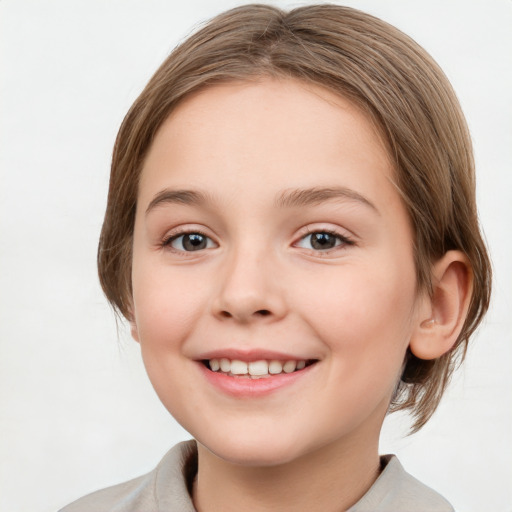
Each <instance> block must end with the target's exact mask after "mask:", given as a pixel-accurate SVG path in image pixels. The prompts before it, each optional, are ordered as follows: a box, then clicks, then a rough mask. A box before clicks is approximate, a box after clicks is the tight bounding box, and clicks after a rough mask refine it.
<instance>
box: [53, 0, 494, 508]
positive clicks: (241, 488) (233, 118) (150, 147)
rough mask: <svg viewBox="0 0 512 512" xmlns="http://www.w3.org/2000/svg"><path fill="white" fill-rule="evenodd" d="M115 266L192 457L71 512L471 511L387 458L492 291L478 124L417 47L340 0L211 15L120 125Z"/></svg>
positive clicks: (181, 452)
mask: <svg viewBox="0 0 512 512" xmlns="http://www.w3.org/2000/svg"><path fill="white" fill-rule="evenodd" d="M98 265H99V274H100V280H101V284H102V286H103V289H104V291H105V294H106V295H107V298H108V299H109V301H110V302H111V303H112V304H113V305H114V307H115V308H116V309H117V311H119V312H120V313H121V314H122V315H123V316H124V317H125V318H126V319H127V320H128V321H129V323H130V326H131V332H132V335H133V337H134V339H135V340H136V341H137V342H139V343H140V346H141V351H142V356H143V359H144V364H145V366H146V369H147V372H148V375H149V378H150V380H151V382H152V384H153V387H154V388H155V390H156V392H157V394H158V396H159V397H160V399H161V401H162V402H163V404H164V405H165V407H166V408H167V409H168V410H169V412H170V413H171V414H172V415H173V416H174V417H175V418H176V419H177V421H178V422H180V423H181V425H182V426H183V427H184V428H185V429H186V430H188V431H189V432H190V434H191V435H192V436H193V437H194V439H195V440H194V441H190V442H187V443H182V444H180V445H177V446H175V447H174V448H173V449H172V450H171V451H170V452H169V453H168V454H167V455H165V457H164V458H163V460H162V461H161V463H160V464H159V465H158V467H157V468H156V469H155V470H154V471H152V472H151V473H149V474H147V475H145V476H142V477H140V478H137V479H135V480H132V481H130V482H127V483H124V484H120V485H117V486H114V487H111V488H108V489H105V490H102V491H98V492H96V493H93V494H92V495H89V496H87V497H85V498H82V499H81V500H78V501H76V502H74V503H73V504H71V505H69V506H68V507H65V508H64V509H63V511H65V512H78V511H88V512H89V511H95V512H100V511H117V512H121V511H122V512H128V511H130V512H132V511H133V512H135V511H137V512H153V511H193V510H198V511H200V512H209V511H220V510H222V511H231V510H237V511H238V510H250V511H259V510H261V511H263V510H265V511H266V510H279V511H287V510H294V511H298V510H304V511H306V510H308V511H309V510H321V511H333V512H334V511H341V510H350V511H351V512H355V511H357V512H361V511H393V512H399V511H412V510H421V511H434V510H435V511H449V510H453V509H452V507H451V506H450V505H449V503H448V502H447V501H446V500H445V499H444V498H443V497H441V496H440V495H439V494H437V493H436V492H435V491H433V490H431V489H430V488H428V487H427V486H425V485H423V484H422V483H420V482H419V481H417V480H416V479H414V478H413V477H412V476H410V475H409V474H407V473H406V472H405V470H404V469H403V467H402V466H401V465H400V463H399V461H398V460H397V458H396V457H394V456H392V455H386V456H383V457H379V456H378V439H379V432H380V428H381V426H382V422H383V420H384V417H385V415H386V414H387V413H388V412H392V411H396V410H408V411H410V412H411V414H412V416H413V418H414V424H413V431H417V430H418V429H420V428H421V427H422V426H423V425H424V424H425V423H426V422H427V421H428V419H429V418H430V417H431V415H432V414H433V412H434V410H435V409H436V407H437V405H438V403H439V400H440V399H441V396H442V394H443V391H444V390H445V387H446V385H447V383H448V381H449V378H450V375H451V373H452V371H453V368H454V365H455V364H456V362H457V361H458V360H459V359H460V358H461V357H463V356H464V353H465V350H466V347H467V343H468V340H469V337H470V335H471V334H472V333H473V331H474V330H475V328H476V327H477V325H478V323H479V322H480V320H481V319H482V316H483V315H484V313H485V311H486V309H487V307H488V303H489V294H490V265H489V260H488V256H487V253H486V249H485V246H484V244H483V242H482V238H481V236H480V233H479V227H478V220H477V216H476V206H475V194H474V171H473V161H472V153H471V143H470V138H469V134H468V131H467V128H466V124H465V121H464V118H463V115H462V113H461V111H460V108H459V105H458V103H457V100H456V98H455V95H454V93H453V91H452V89H451V87H450V85H449V83H448V81H447V79H446V78H445V76H444V75H443V74H442V72H441V71H440V69H439V68H438V67H437V65H436V64H435V63H434V62H433V61H432V59H431V58H430V57H429V56H428V55H427V54H426V53H425V52H424V51H423V50H422V49H421V48H420V47H418V45H416V44H415V43H414V42H413V41H412V40H411V39H409V38H408V37H407V36H405V35H404V34H402V33H401V32H399V31H398V30H396V29H394V28H393V27H391V26H389V25H388V24H386V23H384V22H382V21H380V20H378V19H376V18H373V17H372V16H369V15H367V14H364V13H361V12H359V11H356V10H353V9H349V8H345V7H338V6H333V5H316V6H309V7H301V8H298V9H295V10H292V11H290V12H284V11H281V10H279V9H276V8H273V7H270V6H263V5H246V6H244V7H240V8H237V9H234V10H231V11H228V12H226V13H224V14H222V15H220V16H218V17H217V18H215V19H214V20H212V21H211V22H210V23H209V24H208V25H206V26H205V27H204V28H203V29H201V30H200V31H199V32H197V33H196V34H194V35H192V36H191V37H190V38H189V39H188V40H187V41H185V42H184V43H183V44H182V45H181V46H180V47H178V48H177V49H176V50H175V51H174V52H173V53H172V54H171V56H170V57H169V58H168V59H167V60H166V61H165V62H164V63H163V65H162V66H161V67H160V69H159V70H158V71H157V72H156V74H155V75H154V76H153V78H152V79H151V80H150V82H149V84H148V85H147V87H146V88H145V90H144V91H143V92H142V94H141V95H140V97H139V98H138V99H137V100H136V102H135V104H134V105H133V107H132V108H131V110H130V111H129V113H128V115H127V116H126V118H125V120H124V122H123V124H122V126H121V129H120V131H119V134H118V138H117V141H116V146H115V150H114V157H113V162H112V172H111V180H110V190H109V196H108V204H107V211H106V216H105V221H104V225H103V230H102V234H101V239H100V245H99V252H98Z"/></svg>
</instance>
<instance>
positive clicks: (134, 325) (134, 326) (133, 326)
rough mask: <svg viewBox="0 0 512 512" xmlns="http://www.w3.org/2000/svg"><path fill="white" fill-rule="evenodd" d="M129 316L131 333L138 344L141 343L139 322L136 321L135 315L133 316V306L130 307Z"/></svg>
mask: <svg viewBox="0 0 512 512" xmlns="http://www.w3.org/2000/svg"><path fill="white" fill-rule="evenodd" d="M128 313H129V316H128V318H127V319H128V322H129V323H130V333H131V335H132V338H133V339H134V340H135V341H136V342H137V343H140V340H139V330H138V328H137V322H136V321H135V315H134V314H133V304H132V305H131V306H130V310H129V312H128Z"/></svg>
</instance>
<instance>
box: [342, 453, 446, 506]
mask: <svg viewBox="0 0 512 512" xmlns="http://www.w3.org/2000/svg"><path fill="white" fill-rule="evenodd" d="M381 461H382V463H383V465H385V467H384V469H383V471H382V473H381V474H380V476H379V478H377V480H376V481H375V483H374V484H373V485H372V487H371V488H370V490H369V491H368V492H367V493H366V494H365V495H364V496H363V497H362V498H361V500H359V501H358V502H357V503H356V504H355V505H354V506H353V507H351V508H350V509H349V510H348V511H347V512H411V510H415V511H418V512H454V509H453V507H452V506H451V505H450V503H448V501H446V499H445V498H443V497H442V496H441V495H440V494H438V493H437V492H436V491H434V490H433V489H431V488H430V487H428V486H426V485H425V484H423V483H421V482H420V481H419V480H417V479H416V478H414V477H413V476H412V475H410V474H409V473H407V472H406V471H405V469H404V468H403V466H402V465H401V464H400V462H399V460H398V459H397V458H396V457H395V456H394V455H385V456H383V457H381Z"/></svg>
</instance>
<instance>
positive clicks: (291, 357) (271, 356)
mask: <svg viewBox="0 0 512 512" xmlns="http://www.w3.org/2000/svg"><path fill="white" fill-rule="evenodd" d="M222 358H226V359H230V360H234V359H236V360H237V361H245V362H250V361H260V360H263V359H264V360H268V361H272V360H277V361H305V360H311V359H316V358H312V357H302V356H298V355H296V354H287V353H285V352H279V351H276V350H267V349H256V348H253V349H247V350H241V349H238V348H225V349H217V350H211V351H208V352H204V353H202V354H201V355H200V356H199V357H197V360H205V359H222Z"/></svg>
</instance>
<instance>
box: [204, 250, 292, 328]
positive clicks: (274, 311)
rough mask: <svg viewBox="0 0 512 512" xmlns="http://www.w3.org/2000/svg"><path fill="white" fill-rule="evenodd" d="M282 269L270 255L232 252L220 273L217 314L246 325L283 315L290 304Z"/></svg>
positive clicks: (215, 309)
mask: <svg viewBox="0 0 512 512" xmlns="http://www.w3.org/2000/svg"><path fill="white" fill-rule="evenodd" d="M278 272H279V271H278V268H277V265H276V264H275V261H273V259H272V258H271V257H269V256H268V255H264V254H262V253H257V254H256V253H254V251H245V252H244V251H238V252H237V253H236V254H232V255H231V256H230V257H229V258H227V259H226V261H225V262H224V264H223V268H222V270H221V271H220V272H219V281H218V283H219V284H218V293H217V295H216V297H215V299H214V301H213V313H214V315H215V316H216V317H217V318H219V319H221V320H226V319H231V320H233V321H236V322H239V323H245V324H248V323H251V322H261V321H267V322H272V321H275V320H279V319H281V318H283V317H284V316H285V315H286V312H287V306H286V300H285V296H284V291H283V289H282V288H281V285H280V282H279V278H278Z"/></svg>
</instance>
